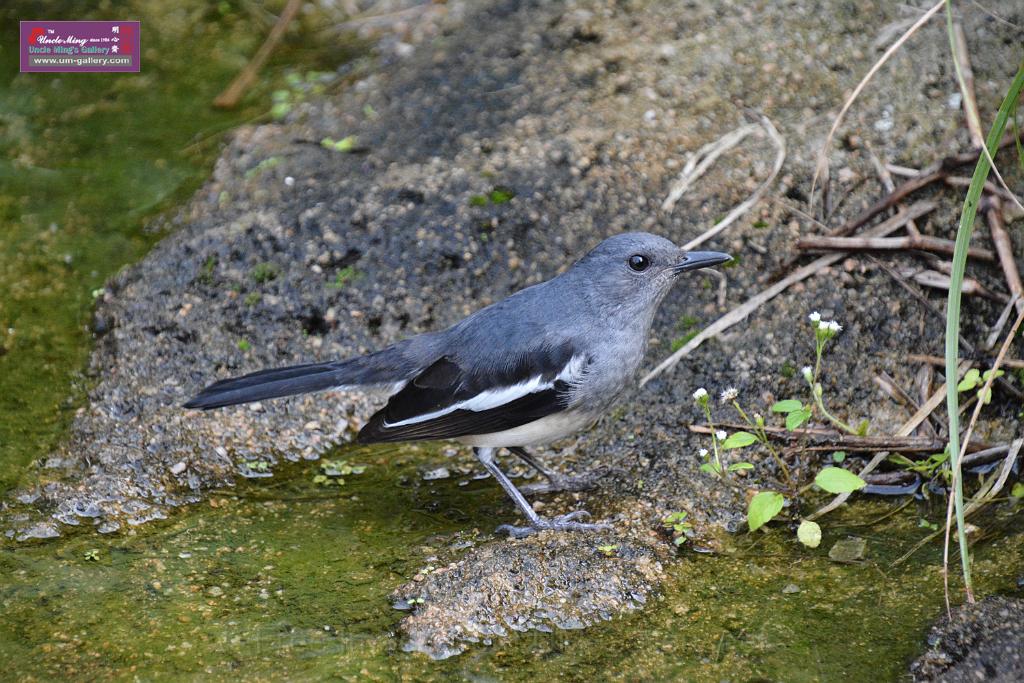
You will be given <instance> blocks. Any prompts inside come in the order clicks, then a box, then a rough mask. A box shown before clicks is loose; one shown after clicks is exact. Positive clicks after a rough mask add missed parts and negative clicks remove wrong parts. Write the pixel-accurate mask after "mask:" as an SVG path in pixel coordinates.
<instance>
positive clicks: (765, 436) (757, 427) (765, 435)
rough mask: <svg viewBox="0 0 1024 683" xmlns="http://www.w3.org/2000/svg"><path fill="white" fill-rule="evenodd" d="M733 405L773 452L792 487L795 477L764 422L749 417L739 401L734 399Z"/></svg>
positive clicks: (787, 482) (769, 451)
mask: <svg viewBox="0 0 1024 683" xmlns="http://www.w3.org/2000/svg"><path fill="white" fill-rule="evenodd" d="M732 405H733V407H734V408H736V412H737V413H739V414H740V417H742V418H743V421H744V422H746V423H747V424H748V425H750V427H751V428H752V429H753V430H754V436H755V437H757V440H758V441H760V442H761V443H762V444H764V446H765V447H766V448H767V449H768V453H769V454H771V456H772V459H773V460H774V461H775V464H776V465H778V466H779V469H780V470H782V476H783V477H784V478H785V480H786V484H787V485H788V486H789V487H790V488H792V487H793V478H792V477H790V476H789V468H788V467H786V463H785V462H783V460H782V458H781V457H780V456H779V454H778V452H777V451H776V450H775V447H774V446H772V442H771V441H770V440H769V439H768V432H766V431H765V430H764V424H761V423H758V422H757V421H755V420H751V419H750V418H749V417H747V414H746V413H745V412H744V411H743V408H741V407H740V404H739V401H737V400H735V399H733V402H732Z"/></svg>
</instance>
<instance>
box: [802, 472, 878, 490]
mask: <svg viewBox="0 0 1024 683" xmlns="http://www.w3.org/2000/svg"><path fill="white" fill-rule="evenodd" d="M814 483H815V484H817V485H818V486H820V487H821V488H823V489H825V490H826V491H828V492H829V493H850V492H851V491H856V490H857V489H862V488H864V487H865V486H867V485H868V483H867V482H866V481H864V480H863V479H861V478H860V477H858V476H857V475H856V474H854V473H853V472H851V471H849V470H844V469H843V468H842V467H826V468H824V469H822V470H821V472H818V476H816V477H815V478H814Z"/></svg>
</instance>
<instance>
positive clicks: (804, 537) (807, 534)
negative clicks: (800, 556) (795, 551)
mask: <svg viewBox="0 0 1024 683" xmlns="http://www.w3.org/2000/svg"><path fill="white" fill-rule="evenodd" d="M796 537H797V539H799V541H800V542H801V543H803V544H804V545H805V546H807V547H808V548H817V547H818V546H819V545H820V544H821V527H820V526H818V523H817V522H811V521H809V520H806V519H805V520H804V521H802V522H800V526H799V527H797V530H796Z"/></svg>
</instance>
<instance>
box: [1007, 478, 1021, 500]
mask: <svg viewBox="0 0 1024 683" xmlns="http://www.w3.org/2000/svg"><path fill="white" fill-rule="evenodd" d="M1010 495H1011V496H1013V497H1014V498H1024V481H1018V482H1017V483H1016V484H1014V485H1013V488H1012V489H1010Z"/></svg>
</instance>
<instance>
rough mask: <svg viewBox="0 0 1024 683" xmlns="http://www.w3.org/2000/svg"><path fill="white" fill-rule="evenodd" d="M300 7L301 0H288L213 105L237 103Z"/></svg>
mask: <svg viewBox="0 0 1024 683" xmlns="http://www.w3.org/2000/svg"><path fill="white" fill-rule="evenodd" d="M300 7H302V0H288V4H287V5H285V6H284V10H283V11H282V12H281V16H279V17H278V18H277V22H276V23H275V24H274V28H272V29H270V33H269V35H267V39H266V40H265V41H263V44H262V45H260V49H259V50H257V51H256V55H255V56H254V57H253V58H252V60H250V61H249V63H248V64H246V65H245V67H244V68H243V69H242V70H241V72H239V74H238V75H237V76H235V80H233V81H231V85H229V86H228V87H227V88H225V89H224V92H222V93H221V94H220V95H217V98H216V99H215V100H214V101H213V106H215V107H219V108H221V109H233V108H234V107H236V106H237V105H238V102H239V101H240V100H241V99H242V96H243V95H245V91H246V90H248V89H249V86H250V85H252V82H253V81H254V80H256V74H257V73H259V70H260V69H262V68H263V65H264V64H265V63H266V61H267V59H268V58H269V57H270V53H271V52H273V51H274V48H275V47H277V44H278V43H279V42H281V38H283V37H284V32H285V31H286V30H287V29H288V25H289V24H291V23H292V20H293V19H294V18H295V15H296V14H298V13H299V8H300Z"/></svg>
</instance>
